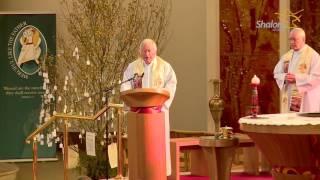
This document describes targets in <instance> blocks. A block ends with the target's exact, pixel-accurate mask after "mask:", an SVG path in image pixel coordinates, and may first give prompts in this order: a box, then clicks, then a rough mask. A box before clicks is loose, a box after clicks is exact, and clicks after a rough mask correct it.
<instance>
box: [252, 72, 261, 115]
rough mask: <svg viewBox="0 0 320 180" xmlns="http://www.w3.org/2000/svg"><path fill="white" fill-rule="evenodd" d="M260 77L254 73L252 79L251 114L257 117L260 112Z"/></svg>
mask: <svg viewBox="0 0 320 180" xmlns="http://www.w3.org/2000/svg"><path fill="white" fill-rule="evenodd" d="M259 84H260V79H259V78H258V77H257V76H256V75H254V76H253V78H252V79H251V88H252V89H251V116H252V118H256V117H257V115H258V112H259V98H258V85H259Z"/></svg>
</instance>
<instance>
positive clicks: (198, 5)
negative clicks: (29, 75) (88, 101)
mask: <svg viewBox="0 0 320 180" xmlns="http://www.w3.org/2000/svg"><path fill="white" fill-rule="evenodd" d="M172 2H173V4H172V5H173V7H172V16H171V25H170V30H171V38H170V40H169V42H168V44H167V47H166V49H165V50H164V52H163V53H162V54H161V56H162V57H163V58H164V59H166V60H167V61H169V62H170V63H171V65H172V66H173V68H174V69H175V72H176V74H177V78H178V87H177V93H176V97H175V100H174V102H173V104H172V108H171V112H170V121H171V129H181V130H212V129H213V127H212V120H211V117H210V115H209V110H208V99H209V97H210V96H211V95H212V93H211V92H212V86H211V84H209V83H208V80H209V79H211V78H217V77H219V34H218V32H219V26H218V24H219V23H218V20H219V16H218V15H219V1H218V0H172ZM58 9H59V1H58V0H47V1H44V0H28V1H21V0H2V1H1V2H0V11H28V12H30V11H31V12H32V11H36V12H39V11H42V12H48V11H50V12H56V13H57V28H58V29H57V31H58V32H61V31H62V21H61V18H60V17H61V16H60V12H59V10H58Z"/></svg>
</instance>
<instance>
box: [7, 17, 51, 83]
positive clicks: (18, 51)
mask: <svg viewBox="0 0 320 180" xmlns="http://www.w3.org/2000/svg"><path fill="white" fill-rule="evenodd" d="M46 55H47V42H46V39H45V37H44V36H43V34H42V33H41V31H40V30H39V29H38V28H37V27H35V26H32V25H27V23H26V22H22V23H20V24H18V25H17V26H16V27H15V28H14V29H13V31H12V32H11V34H10V37H9V41H8V58H9V64H10V66H11V68H12V69H13V70H14V72H16V73H17V75H18V76H20V77H21V78H24V79H28V78H29V77H28V76H29V75H33V74H35V73H37V72H38V71H39V70H40V68H41V64H44V63H45V58H46Z"/></svg>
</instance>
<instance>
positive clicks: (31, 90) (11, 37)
mask: <svg viewBox="0 0 320 180" xmlns="http://www.w3.org/2000/svg"><path fill="white" fill-rule="evenodd" d="M55 53H56V15H55V14H0V160H7V159H29V158H31V157H32V145H31V144H26V143H25V139H26V137H27V136H28V135H29V134H30V133H31V132H32V131H34V130H35V129H36V126H37V125H38V124H39V114H40V110H41V96H42V95H43V94H44V90H43V77H42V76H40V75H41V74H40V73H39V71H40V69H41V65H42V64H44V63H45V61H46V60H48V59H47V57H48V55H52V56H53V57H54V56H55ZM44 142H45V143H44V145H42V146H41V145H39V146H38V156H39V157H40V158H55V156H56V154H55V153H56V147H55V146H52V147H48V146H47V143H46V141H44Z"/></svg>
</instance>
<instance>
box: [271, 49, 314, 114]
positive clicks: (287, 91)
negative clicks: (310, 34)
mask: <svg viewBox="0 0 320 180" xmlns="http://www.w3.org/2000/svg"><path fill="white" fill-rule="evenodd" d="M273 73H274V78H275V80H276V82H277V85H278V87H279V88H280V90H281V109H282V112H290V111H298V112H319V111H320V93H319V92H320V56H319V54H318V53H317V52H316V51H315V50H313V49H312V48H311V47H310V46H308V45H304V47H303V48H301V49H300V50H299V51H293V50H290V51H288V52H287V53H286V54H285V55H283V56H282V57H281V59H280V61H279V62H278V64H277V65H276V67H275V69H274V72H273ZM287 73H292V74H295V78H296V82H295V83H287V82H285V76H286V74H287Z"/></svg>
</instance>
